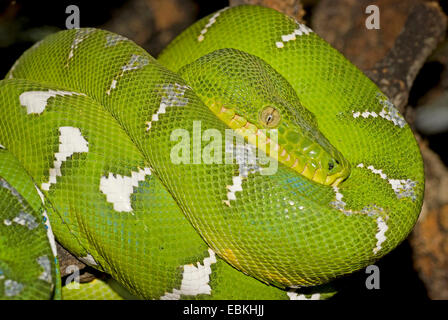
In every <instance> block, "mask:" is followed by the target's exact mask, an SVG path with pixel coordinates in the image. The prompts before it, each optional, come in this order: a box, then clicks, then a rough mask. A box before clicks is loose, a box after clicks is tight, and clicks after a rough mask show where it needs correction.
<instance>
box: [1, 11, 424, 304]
mask: <svg viewBox="0 0 448 320" xmlns="http://www.w3.org/2000/svg"><path fill="white" fill-rule="evenodd" d="M0 106H1V108H0V296H1V297H2V298H6V299H31V298H33V299H34V298H35V299H48V298H60V296H61V289H60V285H61V283H60V282H61V281H60V276H59V269H58V263H57V260H56V250H55V240H54V237H53V234H54V236H55V237H56V239H57V241H58V242H60V243H61V244H62V245H63V246H64V247H65V248H66V249H68V250H69V251H70V252H71V253H72V254H73V255H75V256H76V257H78V258H79V259H80V260H82V261H84V262H85V263H87V264H88V265H90V266H93V267H94V268H96V269H98V270H100V271H104V272H106V273H108V274H109V275H110V276H111V277H112V278H113V279H114V280H115V281H116V282H117V283H118V284H119V285H121V286H122V287H124V288H125V289H127V290H128V291H129V292H130V293H131V294H132V295H133V296H135V297H139V298H144V299H301V298H310V296H304V295H303V294H301V291H300V290H302V289H303V288H305V287H313V286H319V285H323V284H326V283H328V282H330V281H332V280H333V279H335V278H338V277H340V276H342V275H345V274H348V273H351V272H354V271H356V270H359V269H361V268H364V267H366V266H368V265H370V264H372V263H374V262H375V261H376V260H378V259H379V258H381V257H382V256H384V255H385V254H387V253H388V252H390V251H391V250H392V249H393V248H395V247H396V246H397V245H398V244H399V243H400V242H402V241H403V240H404V239H405V238H406V237H407V235H408V234H409V232H410V231H411V230H412V227H413V226H414V224H415V222H416V220H417V218H418V215H419V213H420V209H421V205H422V198H423V191H424V174H423V164H422V159H421V155H420V151H419V148H418V145H417V143H416V140H415V138H414V136H413V133H412V131H411V129H410V128H409V125H408V124H407V123H406V121H405V120H404V118H403V116H402V115H401V114H400V113H399V112H398V111H397V109H396V108H395V107H394V106H393V104H392V103H391V102H390V101H389V99H388V98H387V97H386V96H385V95H384V94H383V93H381V92H380V90H379V89H378V87H377V86H376V85H375V84H374V83H373V82H372V81H370V80H369V79H368V78H367V77H366V76H365V75H364V74H363V73H362V72H361V71H360V70H358V69H357V68H356V67H355V66H353V65H352V64H351V63H350V62H349V61H348V60H346V59H345V58H344V57H343V55H342V54H340V53H339V52H338V51H337V50H335V49H334V48H332V47H331V46H330V45H329V44H328V43H326V42H325V41H324V40H322V39H321V38H320V37H319V36H317V35H316V34H315V33H313V31H312V30H311V29H310V28H308V27H307V26H305V25H303V24H301V23H298V22H296V21H295V20H294V19H292V18H290V17H288V16H285V15H283V14H281V13H279V12H277V11H275V10H273V9H269V8H264V7H259V6H237V7H230V8H225V9H222V10H220V11H218V12H216V13H214V14H211V15H209V16H207V17H205V18H203V19H202V20H200V21H198V22H196V23H195V24H194V25H192V26H191V27H189V28H188V29H187V30H186V31H184V32H183V33H182V34H181V35H179V36H178V37H177V38H176V39H175V40H174V41H173V42H172V43H170V44H169V45H168V47H167V48H166V49H165V50H164V51H163V52H162V53H161V55H160V56H159V58H158V60H155V59H154V58H153V57H151V56H150V55H149V54H148V53H147V52H145V50H143V49H142V48H140V47H139V46H137V45H136V44H135V43H133V42H132V41H130V40H128V39H126V38H124V37H122V36H120V35H117V34H114V33H111V32H107V31H103V30H98V29H92V28H81V29H74V30H66V31H61V32H58V33H55V34H52V35H50V36H48V37H46V38H45V39H43V40H42V41H40V42H38V43H36V44H35V45H34V46H33V47H31V48H30V49H28V50H27V51H26V52H25V53H24V54H23V55H22V56H21V57H20V58H19V59H18V60H17V62H16V63H15V64H14V65H13V67H12V68H11V70H10V71H9V73H8V74H7V75H6V77H5V79H4V80H2V81H1V82H0ZM50 224H51V225H50ZM73 291H74V290H73ZM318 297H323V296H320V295H319V294H316V295H314V294H313V296H311V298H318Z"/></svg>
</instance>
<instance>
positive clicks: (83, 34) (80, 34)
mask: <svg viewBox="0 0 448 320" xmlns="http://www.w3.org/2000/svg"><path fill="white" fill-rule="evenodd" d="M93 31H94V29H90V28H89V29H79V30H76V34H75V38H74V39H73V42H72V45H71V46H70V52H69V53H68V59H67V60H68V61H67V64H66V66H68V63H69V61H70V59H71V58H73V56H74V53H75V50H76V49H78V46H79V44H80V43H81V42H83V41H84V40H85V39H86V38H87V36H88V35H89V34H90V33H92V32H93Z"/></svg>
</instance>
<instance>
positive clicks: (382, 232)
mask: <svg viewBox="0 0 448 320" xmlns="http://www.w3.org/2000/svg"><path fill="white" fill-rule="evenodd" d="M376 223H377V226H378V232H377V233H376V235H375V238H376V239H377V240H378V241H377V242H376V247H375V248H373V253H374V254H377V253H378V252H379V251H380V250H381V245H382V244H383V242H384V241H386V231H387V229H389V227H388V226H387V224H386V222H385V221H384V219H383V217H381V216H380V217H377V218H376Z"/></svg>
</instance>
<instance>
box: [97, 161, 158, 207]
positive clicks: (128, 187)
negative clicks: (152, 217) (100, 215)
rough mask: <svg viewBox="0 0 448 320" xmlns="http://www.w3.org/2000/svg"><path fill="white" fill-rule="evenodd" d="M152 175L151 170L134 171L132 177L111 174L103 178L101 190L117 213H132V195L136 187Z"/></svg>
mask: <svg viewBox="0 0 448 320" xmlns="http://www.w3.org/2000/svg"><path fill="white" fill-rule="evenodd" d="M150 174H151V169H150V168H144V169H138V171H137V172H135V171H132V172H131V176H130V177H127V176H124V177H123V176H121V175H119V174H117V175H115V176H114V175H113V174H112V173H109V175H108V176H107V177H105V176H103V177H101V180H100V190H101V192H102V193H104V194H105V195H106V199H107V202H109V203H112V204H113V206H114V210H115V211H118V212H132V206H131V194H132V193H133V192H134V187H138V183H139V181H144V180H145V177H146V176H147V175H150Z"/></svg>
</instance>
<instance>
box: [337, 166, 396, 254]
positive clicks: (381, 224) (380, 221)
mask: <svg viewBox="0 0 448 320" xmlns="http://www.w3.org/2000/svg"><path fill="white" fill-rule="evenodd" d="M358 166H359V165H358ZM376 173H377V174H379V175H380V176H382V175H384V173H382V171H381V170H377V172H376ZM333 190H334V192H335V198H336V200H335V201H333V202H331V205H332V206H333V207H334V208H335V209H337V210H339V211H341V212H343V213H344V214H346V215H352V214H354V213H362V214H365V215H367V216H369V217H376V223H377V226H378V232H377V233H376V234H375V238H376V239H377V243H376V246H375V248H374V249H373V253H374V254H377V253H378V252H379V251H380V250H381V245H382V244H383V242H384V241H386V235H385V233H386V231H387V229H388V226H387V224H386V221H385V220H384V218H383V216H384V209H383V208H380V207H378V206H376V205H371V206H366V207H364V208H363V209H362V210H361V211H358V212H356V211H353V210H347V209H345V206H346V203H345V202H344V201H342V198H343V197H344V195H343V194H342V193H341V192H340V190H339V188H338V187H336V186H333ZM386 219H387V216H386Z"/></svg>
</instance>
